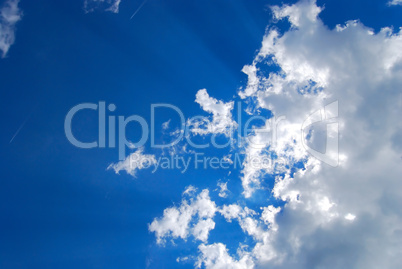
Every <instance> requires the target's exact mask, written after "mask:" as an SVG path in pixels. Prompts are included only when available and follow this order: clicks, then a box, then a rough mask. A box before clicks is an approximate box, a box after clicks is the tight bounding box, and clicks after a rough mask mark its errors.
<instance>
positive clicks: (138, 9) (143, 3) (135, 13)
mask: <svg viewBox="0 0 402 269" xmlns="http://www.w3.org/2000/svg"><path fill="white" fill-rule="evenodd" d="M146 2H148V0H144V1H143V2H142V3H141V5H140V6H139V7H138V8H137V10H136V11H135V12H134V13H133V15H131V17H130V20H131V19H132V18H134V16H135V15H137V13H138V11H140V9H141V8H142V7H143V6H144V5H145V3H146Z"/></svg>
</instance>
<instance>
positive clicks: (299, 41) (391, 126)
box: [197, 0, 402, 269]
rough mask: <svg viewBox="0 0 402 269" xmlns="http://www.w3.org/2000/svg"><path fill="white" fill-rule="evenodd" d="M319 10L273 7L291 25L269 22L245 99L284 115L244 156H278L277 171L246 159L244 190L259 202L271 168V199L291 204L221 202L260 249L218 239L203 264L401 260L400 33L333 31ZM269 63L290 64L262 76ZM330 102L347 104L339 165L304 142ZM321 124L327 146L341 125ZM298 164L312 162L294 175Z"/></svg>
mask: <svg viewBox="0 0 402 269" xmlns="http://www.w3.org/2000/svg"><path fill="white" fill-rule="evenodd" d="M320 11H321V8H320V7H317V5H316V3H315V1H307V0H304V1H300V2H298V3H296V4H294V5H291V6H286V5H285V6H282V7H273V12H274V16H275V17H276V19H278V20H279V19H287V20H289V21H290V23H291V24H292V27H291V29H289V30H288V31H286V32H285V33H283V34H280V33H279V32H278V31H276V30H275V28H269V29H270V30H269V31H268V32H267V34H266V35H265V36H264V38H263V41H262V46H261V49H260V51H259V52H258V55H257V57H256V58H255V59H254V61H253V62H252V64H251V65H248V66H246V67H245V68H243V72H244V73H246V74H247V75H248V77H249V79H248V84H247V87H246V88H245V89H244V90H243V91H241V92H240V93H239V95H240V97H241V98H244V99H248V101H249V102H250V103H251V104H253V105H254V110H253V109H252V110H251V111H256V110H258V109H260V110H263V109H266V110H270V111H271V112H272V113H273V114H274V116H275V117H277V118H278V117H279V116H282V115H284V116H286V120H283V121H281V122H280V123H279V124H280V126H279V127H278V129H277V132H276V133H277V136H278V137H277V140H276V141H273V139H272V137H271V133H269V134H267V133H263V132H258V130H257V129H256V132H254V133H253V134H252V135H250V137H249V138H250V140H252V141H251V142H250V143H248V144H247V145H246V147H245V149H244V151H245V153H246V155H249V156H259V157H264V156H268V157H271V156H277V157H275V158H274V160H273V162H274V164H273V165H272V166H271V167H268V168H258V167H257V168H255V167H253V166H252V163H251V162H250V163H249V162H246V163H245V164H246V165H245V168H244V170H243V176H242V178H241V179H242V184H243V188H244V196H245V197H251V196H252V195H253V191H254V189H255V188H258V187H259V184H260V183H261V181H262V180H264V179H263V176H264V175H266V174H270V175H272V176H275V185H274V188H273V189H272V194H273V196H274V198H276V199H279V200H283V201H285V202H286V204H285V206H283V207H282V208H276V207H273V205H272V204H271V203H268V204H267V206H266V207H263V208H262V209H261V210H262V212H261V213H260V214H258V213H257V212H253V211H250V210H249V209H247V207H240V206H239V205H237V204H233V205H225V206H223V207H222V208H221V209H219V212H220V214H222V215H223V216H224V217H225V219H226V220H227V221H229V222H231V221H234V220H235V221H238V223H239V225H240V227H241V228H242V230H243V231H244V233H246V234H248V235H250V236H251V237H252V238H253V239H254V241H255V245H254V246H252V248H251V250H249V251H247V250H244V249H241V248H239V251H238V253H237V255H230V254H229V253H228V250H227V248H226V246H225V245H224V244H223V243H221V242H211V244H209V245H207V244H201V245H200V246H199V251H200V256H199V260H198V263H197V265H198V266H202V265H204V266H205V267H206V268H274V269H279V268H300V269H309V268H327V269H333V268H367V269H371V268H373V269H374V268H400V267H401V266H402V241H401V239H400V238H401V236H402V229H401V227H402V210H401V208H402V194H401V192H400V190H401V189H402V181H401V180H400V178H401V175H402V163H401V154H402V153H401V148H402V147H401V145H402V136H401V135H400V134H401V133H402V121H401V120H400V119H401V114H402V106H401V105H400V103H399V102H400V98H401V97H400V96H401V91H400V85H402V50H401V49H400V48H401V47H402V32H397V33H394V32H393V31H392V30H391V29H390V28H384V29H382V30H381V31H380V32H378V33H373V31H372V30H371V29H370V28H368V27H366V26H364V25H363V24H362V23H360V22H358V21H349V22H347V23H346V24H345V25H342V26H341V25H339V26H337V27H335V28H334V29H329V28H328V27H327V26H325V25H324V24H323V22H322V21H321V20H320V18H319V17H318V14H319V13H320ZM267 62H269V63H270V64H276V65H277V66H278V67H280V69H281V71H280V72H276V73H271V74H269V75H268V76H267V75H265V74H264V71H265V72H266V69H267V66H266V63H267ZM209 98H210V97H209V96H208V98H204V99H205V100H209ZM254 100H255V102H254ZM333 101H338V110H339V111H338V112H339V113H338V115H339V118H337V119H336V120H337V121H338V123H339V165H338V167H332V166H330V165H327V164H325V163H323V162H321V161H320V160H317V159H315V158H314V157H312V156H311V155H309V153H308V152H307V150H306V148H305V147H304V146H303V144H302V143H301V142H302V140H303V139H307V138H305V137H302V132H301V126H302V124H303V122H304V121H305V120H306V119H307V118H308V117H309V116H310V115H312V113H314V112H315V111H320V109H322V108H324V107H325V106H326V105H328V104H330V103H332V102H333ZM205 103H212V104H214V103H215V104H216V103H218V102H217V101H214V102H205ZM207 109H208V108H207ZM207 109H206V110H207ZM210 110H212V109H211V108H210ZM214 110H216V109H214ZM326 112H327V111H323V114H324V115H326ZM331 112H332V111H331ZM327 118H328V117H327ZM325 123H326V122H323V124H324V125H325ZM267 128H272V125H271V126H270V124H269V123H268V122H267V123H266V126H264V127H263V128H260V130H263V129H267ZM320 130H322V129H318V131H317V130H315V131H314V132H313V135H312V138H310V139H311V140H312V145H311V147H315V146H317V145H318V144H319V143H318V142H319V139H318V138H319V137H318V136H319V135H324V138H325V136H329V137H331V136H335V135H336V136H338V134H337V133H336V132H335V131H334V130H333V129H330V128H329V129H326V128H323V130H325V131H327V132H323V133H320ZM273 142H275V145H274V144H273ZM256 145H259V146H258V147H257V146H256ZM299 161H304V162H305V169H303V170H298V171H297V172H296V173H294V174H293V173H292V167H293V166H294V164H295V163H297V162H299ZM245 203H247V200H246V202H245ZM216 225H219V223H218V224H216Z"/></svg>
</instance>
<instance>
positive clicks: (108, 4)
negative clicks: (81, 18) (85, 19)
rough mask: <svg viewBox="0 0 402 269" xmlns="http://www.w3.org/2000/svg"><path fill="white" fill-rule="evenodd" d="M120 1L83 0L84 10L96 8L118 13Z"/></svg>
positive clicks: (91, 10)
mask: <svg viewBox="0 0 402 269" xmlns="http://www.w3.org/2000/svg"><path fill="white" fill-rule="evenodd" d="M120 2H121V0H85V2H84V10H85V12H87V13H89V12H93V11H95V10H97V9H101V10H104V11H110V12H113V13H119V6H120Z"/></svg>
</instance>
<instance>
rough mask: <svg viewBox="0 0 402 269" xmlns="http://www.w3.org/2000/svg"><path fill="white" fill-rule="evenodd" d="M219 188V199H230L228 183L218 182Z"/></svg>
mask: <svg viewBox="0 0 402 269" xmlns="http://www.w3.org/2000/svg"><path fill="white" fill-rule="evenodd" d="M218 187H219V194H218V195H219V197H221V198H227V197H228V191H229V190H228V183H227V182H225V183H223V182H218Z"/></svg>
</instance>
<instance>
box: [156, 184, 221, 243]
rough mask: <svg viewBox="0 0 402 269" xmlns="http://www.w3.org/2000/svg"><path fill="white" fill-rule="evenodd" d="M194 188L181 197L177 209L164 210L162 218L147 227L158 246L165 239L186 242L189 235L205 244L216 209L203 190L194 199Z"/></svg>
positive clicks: (206, 192)
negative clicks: (153, 234)
mask: <svg viewBox="0 0 402 269" xmlns="http://www.w3.org/2000/svg"><path fill="white" fill-rule="evenodd" d="M194 192H195V189H194V187H192V186H190V187H188V188H187V189H186V190H185V191H184V193H183V195H186V196H189V199H186V198H183V200H182V202H181V205H180V206H179V207H170V208H167V209H165V210H164V212H163V217H162V218H160V219H154V221H153V222H152V223H151V224H150V225H149V230H150V231H151V232H154V233H155V234H156V238H157V242H158V244H161V243H163V242H164V241H165V239H166V238H168V237H171V238H173V239H176V238H181V239H183V240H186V239H187V237H188V236H189V235H193V236H194V237H195V238H196V239H198V240H200V241H203V242H206V241H207V240H208V235H209V231H210V230H212V229H214V228H215V222H214V221H213V220H212V218H213V217H214V216H215V213H216V211H217V207H216V205H215V202H213V201H211V199H210V197H209V191H208V190H206V189H205V190H203V191H202V192H201V193H200V194H199V195H198V196H197V197H194Z"/></svg>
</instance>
